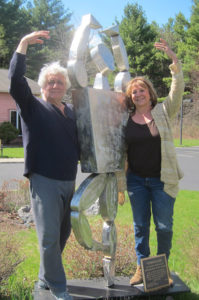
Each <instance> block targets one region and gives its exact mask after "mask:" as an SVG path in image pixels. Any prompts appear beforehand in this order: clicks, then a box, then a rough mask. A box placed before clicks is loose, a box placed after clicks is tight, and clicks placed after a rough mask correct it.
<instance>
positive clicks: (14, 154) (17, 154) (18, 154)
mask: <svg viewBox="0 0 199 300" xmlns="http://www.w3.org/2000/svg"><path fill="white" fill-rule="evenodd" d="M23 157H24V149H23V147H20V148H3V157H0V158H23Z"/></svg>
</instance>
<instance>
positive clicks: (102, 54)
mask: <svg viewBox="0 0 199 300" xmlns="http://www.w3.org/2000/svg"><path fill="white" fill-rule="evenodd" d="M90 55H91V57H92V60H93V62H94V63H95V65H96V67H97V68H98V70H99V71H100V73H102V74H103V75H107V74H108V73H109V72H111V71H113V70H114V69H115V65H114V58H113V55H112V53H111V51H110V50H109V48H108V47H106V46H105V45H104V44H98V45H97V46H95V47H94V48H93V49H91V50H90Z"/></svg>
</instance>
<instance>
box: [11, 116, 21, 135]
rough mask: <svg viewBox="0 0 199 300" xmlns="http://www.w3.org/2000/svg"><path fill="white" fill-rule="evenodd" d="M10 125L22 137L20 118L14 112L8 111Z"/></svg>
mask: <svg viewBox="0 0 199 300" xmlns="http://www.w3.org/2000/svg"><path fill="white" fill-rule="evenodd" d="M10 123H11V124H12V125H14V126H15V127H16V128H17V129H18V130H19V135H22V132H21V120H20V116H19V114H18V112H17V111H16V110H11V111H10Z"/></svg>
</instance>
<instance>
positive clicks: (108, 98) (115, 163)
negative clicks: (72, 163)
mask: <svg viewBox="0 0 199 300" xmlns="http://www.w3.org/2000/svg"><path fill="white" fill-rule="evenodd" d="M100 27H101V25H100V24H99V23H98V21H97V20H95V18H94V17H93V16H92V15H90V14H89V15H85V16H83V17H82V22H81V24H80V26H79V28H78V29H77V31H76V33H75V36H74V39H73V42H72V45H71V48H70V52H69V60H68V72H69V77H70V80H71V83H72V87H73V103H74V107H75V112H76V115H77V127H78V138H79V143H80V150H81V151H80V152H81V154H80V155H81V157H80V162H81V169H82V172H86V173H92V174H91V175H90V176H89V177H88V178H86V180H85V181H84V182H83V183H82V184H81V185H80V187H79V188H78V190H77V191H76V193H75V194H74V196H73V199H72V202H71V210H72V212H71V222H72V227H73V231H74V234H75V236H76V239H77V241H78V242H79V243H80V244H81V245H82V246H83V247H85V248H86V249H89V250H93V251H96V250H100V251H103V253H104V255H105V256H104V259H103V269H104V277H105V281H106V285H107V286H111V285H113V284H114V274H115V252H116V244H117V233H116V227H115V224H114V220H115V217H116V214H117V206H118V189H117V177H116V172H118V171H121V170H122V169H123V166H124V140H123V139H124V136H123V127H124V125H125V123H126V121H127V110H126V106H125V102H124V94H123V91H124V89H125V85H126V83H127V81H129V79H130V75H129V72H128V70H129V65H128V58H127V54H126V50H125V47H124V44H123V41H122V39H121V37H120V36H119V30H118V26H113V27H111V28H108V29H106V30H104V31H103V33H104V34H106V35H108V36H109V37H110V40H111V45H112V50H113V54H112V52H111V51H110V50H109V49H108V48H107V47H106V46H105V45H104V44H102V43H99V44H98V45H97V46H95V47H93V48H92V49H91V50H90V55H91V57H92V59H93V62H94V63H95V65H96V67H97V69H98V71H99V73H97V74H96V78H95V81H94V86H93V88H90V87H87V71H86V67H85V63H84V61H85V54H86V51H87V49H88V43H89V34H90V29H93V28H94V29H97V28H100ZM114 58H115V62H116V64H117V67H118V69H119V71H120V72H119V73H118V75H117V76H116V78H115V84H114V89H115V91H111V90H110V86H109V83H108V79H107V74H108V73H109V72H112V71H113V70H114V68H115V66H114ZM97 199H99V213H100V215H101V217H102V218H103V221H104V224H103V229H102V241H101V242H98V241H96V240H94V239H93V238H92V231H91V228H90V225H89V222H88V219H87V217H86V214H85V211H86V210H87V209H88V208H89V207H90V206H91V205H92V204H93V203H95V202H96V200H97Z"/></svg>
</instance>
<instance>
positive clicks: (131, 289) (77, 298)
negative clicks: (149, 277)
mask: <svg viewBox="0 0 199 300" xmlns="http://www.w3.org/2000/svg"><path fill="white" fill-rule="evenodd" d="M171 275H172V278H173V281H174V285H173V286H172V287H169V288H164V289H161V290H158V291H155V292H150V293H145V292H144V286H143V284H139V285H136V286H130V285H129V278H128V277H115V280H114V286H112V287H109V288H108V287H106V286H105V281H104V278H93V279H87V280H81V279H74V280H68V281H67V282H68V290H69V293H70V295H71V296H73V299H74V300H84V299H85V300H89V299H98V300H99V299H110V300H113V299H121V300H122V299H133V298H134V297H148V296H149V295H171V296H172V295H173V294H177V293H187V292H190V289H189V288H188V287H187V286H186V285H185V283H184V282H183V281H182V280H181V279H180V278H179V277H178V276H177V275H176V274H175V273H174V272H171ZM33 296H34V300H54V297H52V295H51V294H50V292H49V291H48V290H41V289H38V288H37V286H36V285H35V289H34V292H33Z"/></svg>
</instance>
